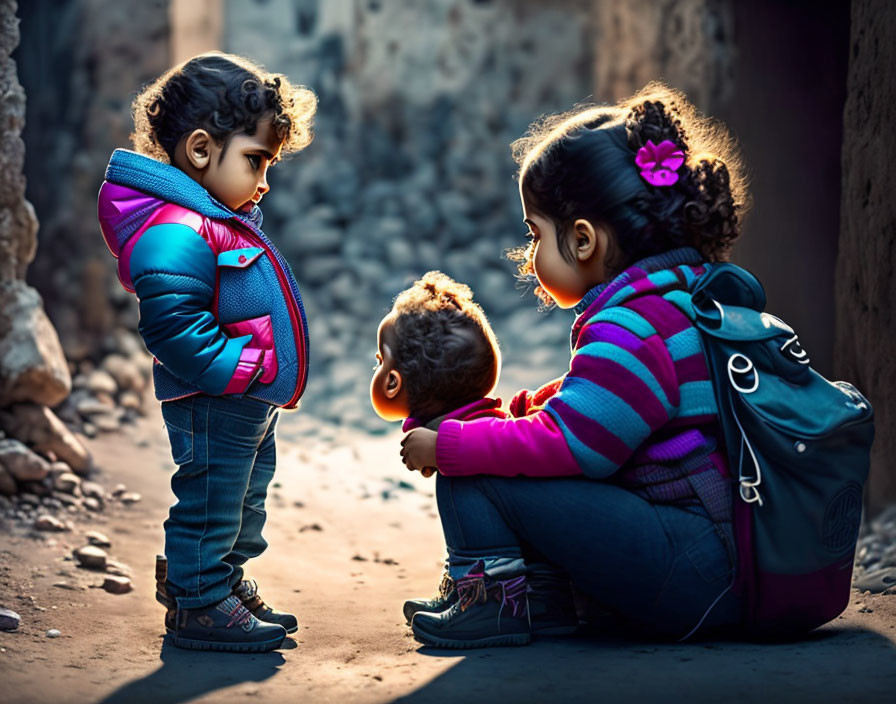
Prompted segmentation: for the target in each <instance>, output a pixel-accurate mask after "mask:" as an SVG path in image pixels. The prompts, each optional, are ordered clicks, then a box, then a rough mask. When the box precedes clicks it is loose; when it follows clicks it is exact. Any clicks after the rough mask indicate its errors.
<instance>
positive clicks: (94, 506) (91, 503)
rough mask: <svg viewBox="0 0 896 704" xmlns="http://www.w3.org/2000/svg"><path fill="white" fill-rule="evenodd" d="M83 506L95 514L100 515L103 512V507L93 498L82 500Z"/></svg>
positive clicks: (88, 497) (87, 497)
mask: <svg viewBox="0 0 896 704" xmlns="http://www.w3.org/2000/svg"><path fill="white" fill-rule="evenodd" d="M81 504H82V505H83V506H84V508H86V509H87V510H88V511H93V512H94V513H99V512H100V511H102V510H103V505H102V504H101V503H100V502H99V501H98V500H97V499H96V498H94V497H93V496H86V497H84V498H83V499H82V500H81Z"/></svg>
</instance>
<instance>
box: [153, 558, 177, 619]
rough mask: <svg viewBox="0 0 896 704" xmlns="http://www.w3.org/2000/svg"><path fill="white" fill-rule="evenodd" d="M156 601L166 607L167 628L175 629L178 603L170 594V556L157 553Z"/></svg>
mask: <svg viewBox="0 0 896 704" xmlns="http://www.w3.org/2000/svg"><path fill="white" fill-rule="evenodd" d="M156 601H157V602H159V603H160V604H161V605H162V606H164V607H165V630H166V631H168V632H169V633H171V632H173V631H174V625H175V621H176V620H177V603H176V602H175V601H174V597H172V596H170V595H169V594H168V558H166V557H165V556H164V555H156Z"/></svg>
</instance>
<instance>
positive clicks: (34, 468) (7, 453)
mask: <svg viewBox="0 0 896 704" xmlns="http://www.w3.org/2000/svg"><path fill="white" fill-rule="evenodd" d="M0 465H3V467H5V469H6V471H7V472H9V473H10V474H11V475H12V476H13V477H14V478H15V479H16V480H17V481H20V482H31V481H40V480H41V479H43V478H44V477H46V476H47V474H49V472H50V463H49V462H47V461H46V460H45V459H44V458H43V457H41V456H40V455H38V454H37V453H36V452H34V451H33V450H31V449H30V448H28V447H27V446H25V444H24V443H21V442H19V441H18V440H11V439H6V440H0Z"/></svg>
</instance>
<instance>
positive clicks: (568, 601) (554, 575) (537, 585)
mask: <svg viewBox="0 0 896 704" xmlns="http://www.w3.org/2000/svg"><path fill="white" fill-rule="evenodd" d="M526 578H527V580H528V583H529V619H530V621H531V623H532V635H538V636H566V635H571V634H573V633H575V632H576V631H577V630H578V626H579V617H578V614H577V613H576V604H575V600H574V599H573V593H572V585H571V584H570V581H569V577H567V575H566V573H565V572H562V571H560V570H558V569H557V568H556V567H554V566H553V565H550V564H547V563H534V564H533V563H529V564H528V565H527V566H526Z"/></svg>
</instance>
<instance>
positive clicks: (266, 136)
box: [175, 115, 283, 212]
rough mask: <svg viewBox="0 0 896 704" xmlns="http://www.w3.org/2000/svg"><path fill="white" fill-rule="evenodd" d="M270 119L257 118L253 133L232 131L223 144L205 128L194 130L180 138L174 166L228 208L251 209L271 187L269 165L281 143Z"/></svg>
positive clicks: (278, 153)
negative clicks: (181, 146) (268, 173)
mask: <svg viewBox="0 0 896 704" xmlns="http://www.w3.org/2000/svg"><path fill="white" fill-rule="evenodd" d="M271 119H272V116H270V115H269V116H267V117H265V118H262V119H261V120H259V122H258V125H257V127H256V129H255V134H253V135H249V134H246V133H245V132H235V133H233V134H232V135H230V137H229V138H228V139H227V140H226V141H225V142H224V143H222V144H218V143H216V142H215V140H214V139H212V138H211V137H210V136H209V135H208V133H207V132H205V130H195V131H194V132H192V133H191V134H190V135H188V136H187V137H186V138H185V139H184V141H183V142H182V145H183V150H181V149H178V152H179V153H178V154H176V155H175V166H178V167H179V168H181V169H182V170H184V171H186V173H187V174H188V175H190V176H191V177H192V178H193V179H194V180H196V181H198V182H199V183H200V184H201V185H202V186H204V187H205V189H206V190H207V191H208V192H209V193H210V194H211V195H212V196H213V197H214V198H215V199H217V200H219V201H220V202H221V203H223V204H224V205H226V206H227V207H228V208H230V209H231V210H235V211H244V212H245V211H248V210H251V209H252V206H253V205H254V204H256V203H258V202H259V201H260V200H261V198H262V196H264V194H265V193H267V192H268V191H269V190H270V187H269V186H268V181H267V171H268V167H269V166H270V165H271V164H273V163H276V162H277V160H278V159H279V158H280V150H281V148H282V146H283V140H282V139H280V138H279V137H278V136H277V133H276V131H275V130H274V128H273V125H272V124H271ZM179 146H180V145H179ZM179 156H180V157H181V159H178V158H177V157H179ZM181 160H185V163H184V164H183V165H182V163H180V162H181ZM184 166H187V167H188V168H184ZM190 167H192V168H190Z"/></svg>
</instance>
